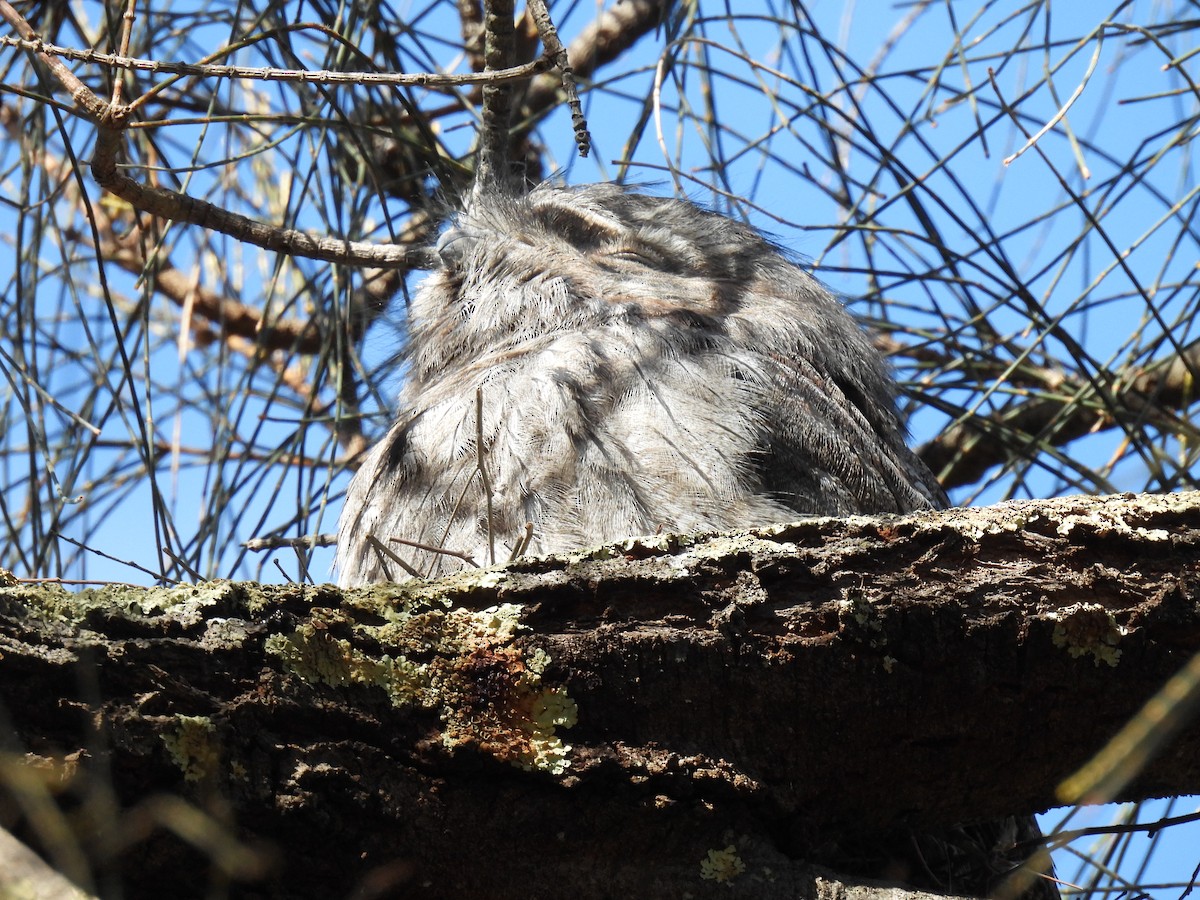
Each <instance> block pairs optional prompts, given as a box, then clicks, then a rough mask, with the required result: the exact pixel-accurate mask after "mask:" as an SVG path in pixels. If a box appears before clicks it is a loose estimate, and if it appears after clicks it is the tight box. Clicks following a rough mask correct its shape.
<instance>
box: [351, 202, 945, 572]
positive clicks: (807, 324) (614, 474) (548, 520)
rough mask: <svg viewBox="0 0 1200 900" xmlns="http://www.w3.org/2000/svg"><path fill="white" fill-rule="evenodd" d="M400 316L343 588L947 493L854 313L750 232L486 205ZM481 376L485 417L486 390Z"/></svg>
mask: <svg viewBox="0 0 1200 900" xmlns="http://www.w3.org/2000/svg"><path fill="white" fill-rule="evenodd" d="M439 253H440V256H441V258H442V260H443V262H444V264H445V265H444V268H442V269H441V270H439V271H436V272H435V273H433V274H432V275H430V276H429V277H428V278H427V279H426V280H425V282H424V283H423V284H422V285H421V286H420V288H419V290H418V291H417V293H416V295H415V297H414V298H413V301H412V304H411V307H410V309H409V327H410V347H409V357H408V358H409V361H410V363H411V371H410V373H409V377H408V380H407V383H406V385H405V387H404V390H403V394H402V396H401V400H400V408H401V414H400V418H399V419H398V421H397V422H396V424H395V425H394V426H393V428H392V429H391V431H390V432H389V433H388V435H387V437H386V438H385V439H384V440H383V441H382V442H381V443H380V444H379V446H378V447H376V448H375V450H374V451H373V452H372V453H371V454H370V456H369V457H368V458H367V460H366V461H365V463H364V465H363V466H362V468H361V469H360V471H359V472H358V474H357V475H356V476H355V478H354V480H353V482H352V484H351V486H350V489H349V493H348V495H347V499H346V506H345V511H344V513H343V516H342V520H341V528H340V534H339V541H338V560H337V565H338V570H339V577H340V582H341V584H342V585H353V584H361V583H365V582H372V581H379V580H387V579H397V578H403V577H405V572H404V571H403V570H402V569H401V568H400V567H399V566H398V565H397V564H396V563H395V562H394V561H393V560H391V559H390V558H389V557H388V556H387V555H386V554H383V553H381V552H380V551H379V549H378V547H379V545H378V544H376V543H373V542H371V541H370V540H368V536H373V537H374V538H375V539H376V540H378V541H380V542H382V543H383V544H384V545H386V546H387V547H388V548H389V549H390V550H391V551H393V552H394V553H396V554H397V555H399V556H401V557H403V558H404V559H405V560H406V562H407V563H408V565H409V566H410V567H411V568H412V570H414V571H417V572H419V573H421V574H429V575H436V574H441V573H444V572H447V571H454V570H456V569H458V568H460V567H461V566H462V565H463V563H462V562H461V561H460V560H459V559H458V558H457V557H454V556H449V555H445V554H437V553H433V552H429V551H425V550H419V549H415V548H413V547H411V546H407V545H403V544H399V543H397V542H394V541H391V540H390V539H391V538H402V539H405V540H408V541H415V542H418V543H420V544H424V545H427V546H430V547H445V548H448V549H450V550H453V551H458V552H462V553H466V554H468V555H469V556H471V557H472V559H473V560H474V561H475V562H477V563H479V564H481V565H486V564H488V563H489V562H490V561H491V560H490V558H489V557H490V553H491V551H490V550H489V540H488V530H489V526H488V516H487V503H486V500H487V495H486V492H485V490H484V487H483V483H482V480H481V478H480V475H479V472H478V462H479V458H478V451H477V449H476V447H475V440H476V426H477V419H480V420H481V424H482V432H483V445H484V446H483V463H484V466H485V470H486V472H487V475H488V478H489V480H490V487H491V500H492V510H493V512H492V517H491V531H492V536H493V543H494V545H495V555H496V558H497V561H504V560H506V559H508V557H509V555H510V554H511V552H512V550H513V548H514V547H516V546H518V544H519V543H520V542H521V541H522V539H523V536H524V533H525V528H526V523H532V525H533V533H532V540H531V542H530V544H529V546H528V548H527V552H529V553H545V552H553V551H562V550H569V549H574V548H578V547H582V546H588V545H593V544H598V543H602V542H604V541H610V540H616V539H620V538H623V537H628V536H630V535H635V534H648V533H653V532H656V531H659V530H670V531H679V532H687V531H694V530H700V529H705V530H722V529H732V528H744V527H749V526H753V525H762V524H765V523H769V522H778V521H785V520H791V519H795V518H798V517H801V516H805V515H847V514H851V513H874V512H906V511H909V510H913V509H920V508H924V507H930V506H942V505H945V503H946V498H945V494H944V493H943V492H942V490H941V488H940V487H939V486H938V484H937V482H936V481H935V479H934V478H933V476H932V475H931V474H930V472H929V471H928V469H927V468H926V467H925V466H924V465H923V464H922V463H921V462H920V461H919V460H918V459H917V458H916V457H915V456H914V455H913V454H912V452H911V451H910V450H909V449H908V447H907V446H906V444H905V441H904V429H903V426H902V424H901V422H900V420H899V418H898V417H897V414H896V409H895V400H894V387H893V384H892V381H891V379H890V377H889V375H888V372H887V369H886V366H885V364H884V363H883V361H882V360H881V359H880V357H879V355H878V354H877V353H876V352H875V350H874V349H873V348H872V347H871V346H870V344H869V342H868V340H867V338H866V336H865V335H864V334H863V333H862V330H861V329H860V328H859V326H858V324H857V323H856V322H855V321H854V320H853V319H852V318H851V316H850V315H849V314H848V313H847V312H846V311H845V310H844V309H843V308H842V305H841V304H840V303H839V302H838V301H837V300H836V299H835V298H834V297H832V296H831V295H830V294H829V292H828V291H827V290H825V289H824V288H823V287H822V286H821V285H820V284H819V283H818V282H817V281H815V280H814V279H813V278H812V277H811V276H809V275H808V274H807V273H806V272H804V271H803V270H802V269H801V268H799V267H798V266H796V265H795V264H793V263H792V262H790V261H789V260H788V259H787V258H786V257H785V256H784V255H783V254H782V253H780V252H779V251H778V250H777V249H776V248H775V247H774V246H772V245H771V244H770V243H769V242H767V241H766V240H764V239H763V238H762V237H761V236H760V235H759V234H758V233H757V232H755V231H754V230H752V229H750V228H748V227H746V226H744V225H741V224H738V223H736V222H734V221H732V220H730V219H728V218H725V217H723V216H719V215H716V214H713V213H709V212H704V211H702V210H700V209H699V208H697V207H696V206H694V205H693V204H691V203H688V202H686V201H681V200H671V199H661V198H656V197H648V196H644V195H641V194H638V193H635V192H632V191H629V190H627V189H624V188H621V187H619V186H615V185H592V186H589V187H582V188H563V187H556V186H542V187H539V188H537V189H535V190H534V191H533V192H532V193H530V194H529V195H527V196H524V197H509V196H494V197H487V196H484V197H482V198H479V199H477V200H476V201H475V203H474V205H473V206H472V207H471V208H470V209H468V210H466V211H464V212H462V213H460V214H459V215H458V217H457V219H456V220H455V221H454V222H453V223H452V225H451V228H450V230H449V231H448V232H447V233H446V234H445V235H444V236H443V238H442V240H441V241H440V242H439ZM477 389H482V416H478V417H477V413H476V390H477Z"/></svg>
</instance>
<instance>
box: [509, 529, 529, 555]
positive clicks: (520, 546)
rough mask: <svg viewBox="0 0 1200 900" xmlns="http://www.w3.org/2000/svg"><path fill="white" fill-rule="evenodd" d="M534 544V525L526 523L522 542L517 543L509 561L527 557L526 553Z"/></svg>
mask: <svg viewBox="0 0 1200 900" xmlns="http://www.w3.org/2000/svg"><path fill="white" fill-rule="evenodd" d="M532 543H533V523H532V522H526V523H525V534H524V535H523V536H522V538H521V540H519V541H517V545H516V546H515V547H513V552H512V555H511V556H509V558H508V561H509V562H512V561H513V560H514V559H520V558H521V557H522V556H524V555H525V551H526V550H528V549H529V545H530V544H532Z"/></svg>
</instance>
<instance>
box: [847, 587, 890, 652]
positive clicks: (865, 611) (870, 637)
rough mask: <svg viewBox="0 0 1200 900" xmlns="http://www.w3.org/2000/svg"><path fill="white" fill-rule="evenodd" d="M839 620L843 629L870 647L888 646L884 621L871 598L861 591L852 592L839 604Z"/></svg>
mask: <svg viewBox="0 0 1200 900" xmlns="http://www.w3.org/2000/svg"><path fill="white" fill-rule="evenodd" d="M837 607H838V618H839V619H840V620H841V621H842V624H843V627H847V628H848V630H849V631H850V632H851V634H853V635H855V636H857V637H858V639H859V640H862V641H864V642H865V643H866V644H867V646H868V647H877V648H878V647H884V646H886V645H887V635H886V634H884V631H883V620H882V619H880V617H879V610H878V609H876V608H875V605H874V604H873V603H872V602H871V600H870V598H869V597H868V596H867V595H866V593H864V592H863V591H861V590H850V591H847V592H846V596H845V597H844V598H843V599H841V600H839V601H838V602H837Z"/></svg>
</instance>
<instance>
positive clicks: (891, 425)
mask: <svg viewBox="0 0 1200 900" xmlns="http://www.w3.org/2000/svg"><path fill="white" fill-rule="evenodd" d="M436 256H437V258H438V260H439V261H440V265H439V266H438V268H436V269H435V270H434V271H433V272H432V273H431V274H429V275H428V276H427V277H426V278H425V280H424V281H423V282H422V283H421V284H420V285H419V287H418V288H417V289H416V291H415V293H414V294H413V295H412V297H411V299H410V302H409V306H408V310H407V328H408V343H407V346H406V348H405V350H404V354H403V355H404V359H405V363H406V366H407V372H406V378H405V381H404V386H403V388H402V392H401V396H400V400H399V404H398V406H399V410H400V412H399V415H398V416H397V418H396V420H395V422H394V423H393V424H392V426H391V427H390V429H389V430H388V431H387V433H386V434H385V436H384V437H383V438H382V440H381V441H379V443H378V444H376V445H375V447H374V448H373V449H372V450H371V451H370V452H369V454H368V455H367V456H366V458H365V460H364V461H363V463H362V465H361V466H360V468H359V469H358V471H357V472H356V474H355V475H354V477H353V478H352V480H351V482H350V484H349V486H348V488H347V493H346V499H345V503H344V508H343V511H342V514H341V517H340V520H339V530H338V540H337V553H336V566H337V571H338V578H339V584H340V585H341V586H342V587H352V586H357V585H363V584H371V583H376V582H383V581H402V580H405V579H408V578H412V577H436V576H440V575H444V574H448V573H451V572H455V571H459V570H461V569H463V568H466V567H469V566H486V565H490V564H492V563H497V562H505V561H508V560H510V559H511V558H513V557H516V556H520V555H523V554H543V553H554V552H566V551H572V550H577V549H581V548H585V547H589V546H596V545H600V544H604V543H608V542H612V541H617V540H621V539H624V538H628V537H632V536H637V535H653V534H656V533H660V532H663V531H670V532H676V533H687V532H695V531H701V530H702V531H727V530H735V529H744V528H751V527H755V526H762V525H765V524H769V523H775V522H785V521H794V520H796V519H799V518H803V517H808V516H848V515H856V514H876V513H908V512H913V511H917V510H926V509H940V508H944V507H947V506H948V505H949V499H948V497H947V495H946V493H945V491H944V490H943V489H942V487H941V485H940V484H939V483H938V481H937V479H936V478H935V477H934V475H933V473H932V472H931V471H930V470H929V469H928V467H927V466H926V465H925V464H924V463H923V462H922V461H921V460H920V458H919V457H917V456H916V454H915V453H913V451H912V450H911V449H910V448H909V446H908V443H907V439H906V438H907V436H906V429H905V425H904V422H903V420H902V418H901V416H900V414H899V412H898V409H897V387H896V384H895V382H894V380H893V378H892V376H891V374H890V372H889V369H888V366H887V364H886V363H885V361H884V360H883V358H882V357H881V356H880V354H879V353H878V352H877V351H876V350H875V348H874V347H873V346H872V344H871V341H870V339H869V337H868V336H867V334H866V332H865V331H864V330H863V328H862V326H861V325H860V324H859V322H858V321H857V320H856V319H855V318H854V317H853V316H852V315H851V314H850V313H849V312H848V311H847V309H846V307H845V306H844V304H843V303H842V302H841V301H840V300H839V299H837V298H836V297H835V296H834V295H833V294H832V293H831V292H830V291H829V290H828V289H826V288H825V287H824V286H823V285H822V284H821V283H820V282H819V281H818V280H817V279H816V278H814V277H813V276H812V275H811V274H810V273H809V272H808V271H806V270H805V269H804V268H803V267H802V266H801V265H799V264H798V263H797V262H796V261H795V260H793V259H792V258H791V257H790V256H789V255H788V254H787V253H786V252H784V251H783V250H782V249H781V248H780V247H778V246H777V245H776V244H774V243H772V242H771V241H770V240H768V239H767V238H766V237H764V236H763V235H762V234H761V233H760V232H758V231H757V230H756V229H754V228H752V227H750V226H748V225H746V224H744V223H741V222H738V221H735V220H734V219H732V218H729V217H727V216H724V215H721V214H718V213H716V212H712V211H708V210H705V209H703V208H701V207H700V206H698V205H696V204H694V203H692V202H691V201H689V200H685V199H677V198H669V197H658V196H652V195H650V194H648V193H644V192H642V191H640V190H636V189H633V188H629V187H626V186H622V185H617V184H593V185H584V186H566V185H561V184H555V183H550V182H548V183H543V184H540V185H538V186H536V187H534V188H532V189H531V190H529V191H527V192H525V193H520V192H516V191H511V190H499V189H494V190H484V191H476V192H475V193H473V194H472V195H471V196H470V197H469V199H468V200H467V202H466V203H465V204H464V205H463V208H462V209H460V210H459V211H458V212H457V213H456V214H455V215H453V217H452V218H451V220H450V222H449V225H448V227H447V229H446V230H445V231H444V232H443V233H442V234H441V236H440V238H439V239H438V242H437V246H436ZM1034 835H1040V832H1039V831H1038V830H1037V824H1036V822H1035V820H1033V819H1032V817H1009V818H1007V819H1003V820H999V821H996V822H985V823H982V824H974V825H971V826H967V827H961V826H956V827H955V828H953V829H947V830H942V831H931V832H922V833H920V834H910V833H901V834H897V835H893V836H889V837H887V838H886V839H885V840H883V842H882V843H880V844H879V845H878V846H873V847H872V848H871V853H869V854H868V855H872V856H874V857H875V858H876V861H877V862H878V867H879V868H880V869H881V870H883V871H889V870H890V871H896V870H897V868H899V869H903V870H904V871H906V872H908V873H910V874H915V875H916V876H921V875H922V873H925V874H928V875H930V876H931V877H930V878H929V879H927V881H928V882H929V884H928V886H930V887H932V888H933V889H950V888H955V889H958V890H961V889H963V888H964V887H967V886H971V887H973V888H974V889H975V890H976V891H977V892H978V893H979V894H984V893H987V892H988V891H989V890H990V889H991V887H992V886H993V885H994V883H995V882H996V881H998V880H1000V877H1001V875H1002V874H1003V873H1004V872H1005V871H1007V870H1010V869H1012V868H1015V867H1017V866H1019V865H1020V863H1021V858H1020V855H1019V854H1018V858H1017V859H1015V860H1013V859H1011V858H1009V857H1010V855H1011V852H1012V848H1013V846H1014V845H1017V844H1019V842H1020V841H1022V840H1028V839H1029V838H1030V837H1031V836H1034ZM853 853H855V854H857V853H859V848H855V849H854V850H853ZM835 855H836V854H835ZM1024 855H1026V856H1027V855H1028V852H1027V851H1026V852H1025V854H1024ZM939 868H940V870H941V875H940V876H939V875H938V873H937V872H934V871H931V870H933V869H939ZM975 876H977V877H975ZM972 879H974V883H972ZM1036 882H1037V883H1036V884H1035V886H1034V888H1032V889H1031V890H1030V891H1029V892H1028V893H1027V894H1026V897H1027V898H1033V897H1039V898H1045V900H1050V898H1054V897H1057V896H1058V894H1057V890H1056V889H1055V888H1054V886H1053V883H1052V882H1049V881H1047V880H1045V879H1036ZM1047 885H1048V887H1047Z"/></svg>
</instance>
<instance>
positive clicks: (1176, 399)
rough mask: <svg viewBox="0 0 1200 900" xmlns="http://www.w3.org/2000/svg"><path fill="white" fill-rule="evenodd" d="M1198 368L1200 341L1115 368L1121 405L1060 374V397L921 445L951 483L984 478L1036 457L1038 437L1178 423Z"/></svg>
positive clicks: (1051, 440) (1192, 396)
mask: <svg viewBox="0 0 1200 900" xmlns="http://www.w3.org/2000/svg"><path fill="white" fill-rule="evenodd" d="M1198 372H1200V341H1197V342H1194V343H1192V344H1191V345H1189V346H1188V347H1186V348H1184V349H1183V351H1182V352H1180V353H1177V354H1175V355H1173V356H1171V357H1170V358H1168V359H1166V360H1163V361H1161V362H1159V363H1156V364H1155V365H1153V366H1151V367H1150V368H1148V369H1144V370H1140V371H1137V372H1134V373H1116V375H1115V377H1114V378H1113V380H1112V396H1113V399H1114V400H1116V401H1117V402H1118V403H1119V404H1120V407H1119V408H1117V409H1109V408H1105V407H1103V406H1100V405H1098V404H1097V402H1087V401H1086V398H1088V397H1093V399H1094V401H1095V400H1097V399H1098V398H1094V394H1093V392H1092V391H1090V390H1089V388H1088V387H1087V386H1086V385H1082V384H1072V381H1071V380H1070V379H1062V381H1061V384H1060V385H1059V386H1058V387H1056V388H1055V394H1056V396H1055V397H1035V398H1033V399H1030V400H1027V401H1025V402H1023V403H1018V404H1015V405H1014V406H1012V407H1011V408H1010V409H1006V410H1003V411H1001V412H999V413H996V414H995V415H993V416H987V417H974V418H971V419H967V420H965V421H962V422H957V423H955V424H953V425H951V426H950V427H949V428H947V429H946V430H945V431H943V432H942V434H941V435H939V436H938V437H937V438H935V439H934V440H932V441H930V442H929V443H927V444H924V445H923V446H922V447H920V448H919V449H918V451H917V452H918V455H919V456H920V457H921V459H923V460H924V461H925V464H926V465H928V466H929V468H930V469H932V470H933V472H934V473H935V474H937V475H938V477H939V480H941V482H942V485H943V487H946V488H953V487H958V486H960V485H965V484H973V483H975V482H977V481H979V480H980V479H981V478H982V477H983V476H984V474H985V473H986V472H987V470H988V469H990V468H991V467H992V466H995V465H1000V464H1003V463H1006V462H1009V461H1010V460H1012V459H1026V460H1027V459H1032V458H1033V457H1034V456H1035V454H1033V453H1031V452H1030V448H1031V447H1036V446H1038V445H1042V444H1049V445H1050V446H1054V447H1061V446H1064V445H1066V444H1068V443H1070V442H1071V441H1073V440H1075V439H1076V438H1080V437H1083V436H1084V435H1088V434H1092V433H1094V432H1098V431H1103V430H1106V429H1110V428H1117V427H1123V428H1130V429H1136V428H1140V427H1143V426H1145V425H1153V426H1155V427H1158V428H1160V429H1164V430H1173V429H1172V426H1173V424H1175V423H1174V422H1173V420H1172V416H1173V415H1174V414H1179V415H1183V414H1184V413H1186V411H1187V410H1188V409H1189V408H1190V407H1191V406H1192V405H1193V404H1194V403H1195V402H1196V400H1197V389H1196V384H1197V379H1198V376H1197V373H1198ZM1044 386H1045V385H1043V387H1044ZM1081 398H1084V399H1081ZM1178 425H1179V427H1180V428H1182V427H1185V426H1184V425H1183V423H1178Z"/></svg>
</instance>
